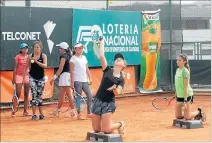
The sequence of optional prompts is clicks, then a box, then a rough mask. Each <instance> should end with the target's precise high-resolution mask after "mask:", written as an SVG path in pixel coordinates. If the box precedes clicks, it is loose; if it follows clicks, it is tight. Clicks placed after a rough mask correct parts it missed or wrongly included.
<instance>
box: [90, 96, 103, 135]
mask: <svg viewBox="0 0 212 143" xmlns="http://www.w3.org/2000/svg"><path fill="white" fill-rule="evenodd" d="M91 110H92V118H91V120H92V127H93V131H94V132H100V131H101V110H102V109H101V101H99V100H98V99H97V98H95V99H94V103H93V106H92V109H91Z"/></svg>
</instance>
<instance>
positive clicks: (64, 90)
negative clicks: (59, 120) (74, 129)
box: [50, 42, 76, 118]
mask: <svg viewBox="0 0 212 143" xmlns="http://www.w3.org/2000/svg"><path fill="white" fill-rule="evenodd" d="M56 46H58V47H59V51H60V54H61V56H60V65H59V69H58V70H57V72H56V74H55V75H54V77H53V79H52V80H51V82H50V83H51V84H52V82H53V81H54V80H55V79H57V77H58V76H60V78H59V84H58V86H59V87H60V95H59V101H58V106H57V109H56V110H55V111H54V112H53V113H52V114H51V115H53V116H59V112H60V109H61V107H62V105H63V102H64V96H65V94H67V95H68V98H69V106H70V107H71V110H70V116H71V117H72V118H73V117H75V116H76V114H75V109H74V103H73V95H72V92H71V89H70V87H71V79H70V72H69V71H70V69H69V68H70V66H69V60H70V59H71V55H72V54H71V49H70V48H69V45H68V44H67V43H66V42H61V43H60V44H58V45H56Z"/></svg>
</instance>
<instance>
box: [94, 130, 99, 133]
mask: <svg viewBox="0 0 212 143" xmlns="http://www.w3.org/2000/svg"><path fill="white" fill-rule="evenodd" d="M93 131H94V132H95V133H99V132H101V130H93Z"/></svg>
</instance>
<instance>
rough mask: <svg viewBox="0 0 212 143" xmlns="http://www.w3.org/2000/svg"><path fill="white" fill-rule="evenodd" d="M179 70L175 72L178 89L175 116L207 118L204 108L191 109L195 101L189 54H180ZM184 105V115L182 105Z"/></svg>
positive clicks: (179, 117)
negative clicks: (191, 84)
mask: <svg viewBox="0 0 212 143" xmlns="http://www.w3.org/2000/svg"><path fill="white" fill-rule="evenodd" d="M177 65H178V68H177V71H176V74H175V89H176V104H175V117H176V118H177V119H183V118H184V119H186V120H191V119H196V120H200V119H201V120H202V121H203V122H204V121H205V120H206V114H205V113H204V111H203V109H201V108H198V109H197V110H196V111H193V112H192V111H191V105H192V103H193V90H192V88H191V86H190V67H189V61H188V56H187V55H186V54H180V55H179V57H178V58H177ZM183 105H184V107H185V108H184V115H183V111H182V107H183Z"/></svg>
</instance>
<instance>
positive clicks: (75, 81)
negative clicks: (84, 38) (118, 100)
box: [70, 43, 93, 119]
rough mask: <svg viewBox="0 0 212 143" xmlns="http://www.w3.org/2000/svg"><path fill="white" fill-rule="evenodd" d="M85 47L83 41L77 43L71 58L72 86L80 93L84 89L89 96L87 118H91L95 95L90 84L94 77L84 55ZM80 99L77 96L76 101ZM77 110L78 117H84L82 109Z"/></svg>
mask: <svg viewBox="0 0 212 143" xmlns="http://www.w3.org/2000/svg"><path fill="white" fill-rule="evenodd" d="M83 48H84V46H83V45H82V44H81V43H77V44H76V45H75V46H74V56H72V57H71V60H70V73H71V86H73V87H74V89H75V91H76V92H77V93H79V94H80V95H82V91H84V92H85V94H86V96H87V118H91V116H92V115H91V104H92V100H93V96H92V94H91V90H90V87H89V84H92V79H91V74H90V70H89V68H88V61H87V59H86V57H85V56H84V55H83ZM73 87H72V88H73ZM78 101H80V99H79V97H76V102H77V103H78ZM79 106H80V105H79ZM79 109H80V107H79ZM77 112H78V115H77V118H78V119H83V117H82V114H81V111H80V110H78V111H77Z"/></svg>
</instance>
